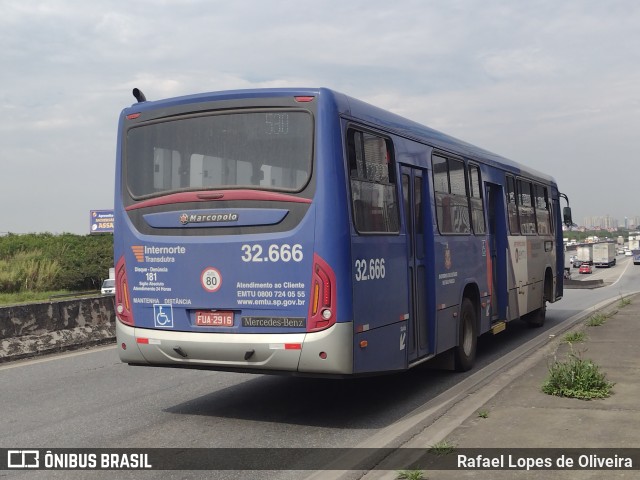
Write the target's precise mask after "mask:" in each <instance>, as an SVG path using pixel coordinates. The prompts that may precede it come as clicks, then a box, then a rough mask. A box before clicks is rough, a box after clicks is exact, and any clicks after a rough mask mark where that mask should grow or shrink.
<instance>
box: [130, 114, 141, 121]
mask: <svg viewBox="0 0 640 480" xmlns="http://www.w3.org/2000/svg"><path fill="white" fill-rule="evenodd" d="M139 116H140V114H139V113H130V114H129V115H127V120H135V119H136V118H138V117H139Z"/></svg>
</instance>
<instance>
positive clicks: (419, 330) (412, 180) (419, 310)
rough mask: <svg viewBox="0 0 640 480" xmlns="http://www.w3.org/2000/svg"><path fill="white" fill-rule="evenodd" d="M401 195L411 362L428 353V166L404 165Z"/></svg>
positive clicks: (408, 340) (408, 348) (408, 343)
mask: <svg viewBox="0 0 640 480" xmlns="http://www.w3.org/2000/svg"><path fill="white" fill-rule="evenodd" d="M400 173H401V176H402V199H403V203H404V224H405V226H406V234H407V258H408V274H409V325H408V327H409V328H408V335H407V355H408V362H409V363H411V362H413V361H414V360H416V359H418V358H420V357H423V356H425V355H427V354H428V353H429V330H428V328H429V323H428V311H427V281H426V258H425V244H424V240H425V239H424V230H425V229H424V216H423V205H422V202H423V198H424V194H425V188H423V187H424V185H425V183H424V182H426V179H427V175H426V170H422V169H419V168H413V167H408V166H405V165H403V166H402V167H401V170H400Z"/></svg>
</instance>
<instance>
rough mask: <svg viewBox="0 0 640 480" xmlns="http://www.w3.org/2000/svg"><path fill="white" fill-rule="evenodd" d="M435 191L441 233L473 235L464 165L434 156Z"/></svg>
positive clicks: (460, 162)
mask: <svg viewBox="0 0 640 480" xmlns="http://www.w3.org/2000/svg"><path fill="white" fill-rule="evenodd" d="M431 162H432V166H433V190H434V195H435V201H436V216H437V219H438V229H439V230H440V233H463V234H469V233H471V222H470V219H469V197H468V191H467V181H466V176H465V170H464V163H463V162H462V161H460V160H454V159H451V158H444V157H441V156H438V155H434V156H433V158H432V160H431Z"/></svg>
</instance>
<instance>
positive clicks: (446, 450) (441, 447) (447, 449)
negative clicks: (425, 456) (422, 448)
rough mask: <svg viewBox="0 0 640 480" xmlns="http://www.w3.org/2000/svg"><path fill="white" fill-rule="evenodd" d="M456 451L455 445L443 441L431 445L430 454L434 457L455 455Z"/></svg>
mask: <svg viewBox="0 0 640 480" xmlns="http://www.w3.org/2000/svg"><path fill="white" fill-rule="evenodd" d="M455 449H456V446H455V445H454V444H453V443H451V442H448V441H447V440H442V441H441V442H438V443H434V444H433V445H431V446H430V447H429V450H428V452H429V453H433V454H434V455H449V454H450V453H453V451H454V450H455Z"/></svg>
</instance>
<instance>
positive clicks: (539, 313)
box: [526, 285, 547, 328]
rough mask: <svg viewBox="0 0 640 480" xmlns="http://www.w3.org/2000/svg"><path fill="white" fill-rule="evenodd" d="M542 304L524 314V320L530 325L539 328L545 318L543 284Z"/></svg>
mask: <svg viewBox="0 0 640 480" xmlns="http://www.w3.org/2000/svg"><path fill="white" fill-rule="evenodd" d="M542 292H543V294H542V306H541V307H540V308H538V309H537V310H534V311H533V312H531V313H530V314H529V315H527V316H526V321H527V323H528V324H529V326H530V327H533V328H540V327H542V326H543V325H544V321H545V319H546V318H547V297H546V295H545V294H544V292H545V286H544V285H543V287H542Z"/></svg>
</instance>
